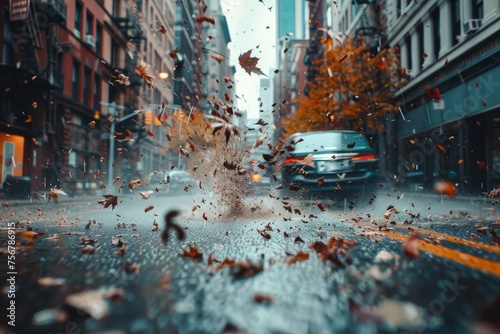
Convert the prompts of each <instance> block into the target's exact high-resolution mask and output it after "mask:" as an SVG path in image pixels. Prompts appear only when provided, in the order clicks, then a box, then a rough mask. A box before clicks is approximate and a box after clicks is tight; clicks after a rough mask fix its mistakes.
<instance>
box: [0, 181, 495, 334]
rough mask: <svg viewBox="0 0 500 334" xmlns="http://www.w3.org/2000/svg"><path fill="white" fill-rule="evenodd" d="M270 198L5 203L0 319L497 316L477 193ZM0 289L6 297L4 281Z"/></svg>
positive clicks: (407, 321)
mask: <svg viewBox="0 0 500 334" xmlns="http://www.w3.org/2000/svg"><path fill="white" fill-rule="evenodd" d="M272 197H274V195H272ZM272 197H271V196H262V197H252V198H247V199H245V201H244V202H245V208H244V209H243V212H242V213H241V214H240V215H239V216H228V215H227V214H226V213H225V212H226V211H225V209H224V208H223V207H220V206H219V205H218V204H217V202H218V200H217V198H216V197H210V196H209V194H208V195H206V196H205V195H198V196H197V197H191V196H188V195H183V196H179V197H155V194H153V195H151V197H150V198H149V199H143V198H141V196H140V195H139V193H138V192H137V191H136V192H134V193H128V194H126V195H124V194H120V195H119V196H118V202H117V205H116V207H114V209H113V207H112V205H110V206H109V207H107V208H105V207H104V204H105V203H104V202H103V203H98V200H102V199H103V197H100V198H99V197H89V198H88V199H84V200H80V201H69V200H68V198H61V201H60V202H59V203H58V204H55V203H53V202H52V201H51V202H50V203H48V204H47V203H46V204H41V203H33V204H27V203H24V205H14V203H12V204H6V202H4V206H3V207H2V208H1V220H2V221H4V222H14V223H15V224H16V226H15V231H16V234H15V235H16V238H15V239H16V245H15V268H8V267H7V260H6V258H7V257H6V256H3V257H2V258H4V259H5V261H3V262H2V263H1V264H0V268H1V270H2V273H7V272H15V274H14V275H12V276H10V275H9V277H13V278H14V280H15V284H14V285H15V288H14V290H15V298H14V299H12V298H9V300H15V327H12V326H9V327H8V328H7V327H6V326H5V321H2V325H0V326H2V327H0V333H225V332H227V333H229V332H241V333H495V332H498V331H499V330H500V327H499V326H498V317H497V315H495V312H497V311H498V309H499V304H498V303H499V300H498V296H499V295H500V245H499V243H500V240H499V238H498V237H496V233H500V223H499V222H500V220H499V215H498V204H496V205H495V202H492V201H491V199H489V201H483V200H481V199H461V198H447V197H441V196H437V195H433V194H423V193H415V192H407V193H404V192H399V191H393V190H391V189H390V188H381V189H379V190H378V192H377V194H376V199H374V201H373V203H371V204H369V203H367V201H360V202H359V203H358V202H354V203H351V202H350V201H346V202H344V201H342V200H341V199H340V200H337V201H333V200H332V199H327V200H322V201H321V202H318V201H317V200H311V201H296V200H293V199H292V200H286V199H285V200H283V199H281V198H279V196H278V195H277V194H276V197H278V198H272ZM283 201H285V204H283ZM101 204H103V205H101ZM323 210H324V211H323ZM174 211H178V212H179V215H178V216H175V214H172V217H171V218H170V219H169V224H168V226H169V227H170V228H169V229H168V231H167V232H168V233H165V231H166V226H167V223H166V219H165V215H166V214H167V213H172V212H174ZM290 211H291V212H290ZM5 226H7V224H5V225H3V226H2V232H1V234H0V242H1V252H2V254H7V253H8V248H7V241H8V240H9V237H8V229H7V228H5ZM177 226H180V227H181V229H180V231H178V230H177V229H176V227H177ZM26 231H31V232H26ZM34 232H36V233H34ZM182 232H184V233H182ZM183 234H185V236H184V238H183ZM411 235H418V239H417V238H416V237H413V238H410V241H408V238H409V237H410V236H411ZM180 239H183V240H180ZM190 245H191V246H192V247H193V248H190ZM194 248H196V250H194ZM180 254H182V256H181V255H180ZM2 289H3V291H2V292H3V293H2V295H1V297H0V299H1V305H2V308H3V309H4V310H5V309H6V308H7V307H8V306H9V305H8V304H7V303H9V300H8V299H7V293H8V292H9V289H11V287H10V283H9V281H7V282H5V281H4V282H3V284H2ZM495 297H496V298H497V299H496V304H495V301H494V299H495ZM495 309H496V310H497V311H495ZM8 321H10V320H9V319H8ZM495 322H496V324H495ZM488 325H490V326H493V327H491V328H490V329H489V330H490V331H487V328H488V327H487V326H488ZM495 326H496V327H495Z"/></svg>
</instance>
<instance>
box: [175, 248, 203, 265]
mask: <svg viewBox="0 0 500 334" xmlns="http://www.w3.org/2000/svg"><path fill="white" fill-rule="evenodd" d="M188 247H189V249H188V250H186V249H184V248H182V253H179V254H178V255H179V256H180V257H186V258H188V259H191V260H193V261H195V262H200V261H201V260H202V259H203V253H200V252H199V251H198V247H196V246H193V245H188Z"/></svg>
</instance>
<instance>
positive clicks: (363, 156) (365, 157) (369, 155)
mask: <svg viewBox="0 0 500 334" xmlns="http://www.w3.org/2000/svg"><path fill="white" fill-rule="evenodd" d="M376 158H377V155H376V154H373V153H370V154H363V155H358V156H356V157H354V158H352V159H351V160H353V161H359V160H368V159H376Z"/></svg>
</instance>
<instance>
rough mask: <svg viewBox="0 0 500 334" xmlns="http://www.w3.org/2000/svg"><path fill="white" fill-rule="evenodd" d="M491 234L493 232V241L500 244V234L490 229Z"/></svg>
mask: <svg viewBox="0 0 500 334" xmlns="http://www.w3.org/2000/svg"><path fill="white" fill-rule="evenodd" d="M490 234H491V242H494V243H496V244H498V245H500V236H498V235H497V233H496V232H495V231H494V230H490Z"/></svg>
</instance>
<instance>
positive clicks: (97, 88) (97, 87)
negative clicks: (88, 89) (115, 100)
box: [94, 75, 101, 110]
mask: <svg viewBox="0 0 500 334" xmlns="http://www.w3.org/2000/svg"><path fill="white" fill-rule="evenodd" d="M99 101H101V79H100V78H99V76H98V75H96V76H94V109H96V110H98V109H99Z"/></svg>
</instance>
